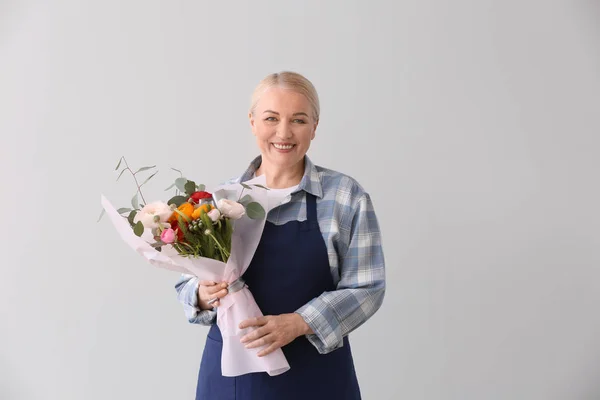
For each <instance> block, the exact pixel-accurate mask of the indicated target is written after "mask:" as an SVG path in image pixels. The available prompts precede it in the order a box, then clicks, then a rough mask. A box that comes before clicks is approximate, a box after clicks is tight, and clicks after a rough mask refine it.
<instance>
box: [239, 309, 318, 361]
mask: <svg viewBox="0 0 600 400" xmlns="http://www.w3.org/2000/svg"><path fill="white" fill-rule="evenodd" d="M249 327H257V329H255V330H253V331H252V332H250V333H248V334H246V335H244V336H243V337H242V339H241V342H242V343H245V344H246V348H247V349H253V348H255V347H261V346H265V345H266V346H267V347H266V348H264V349H262V350H261V351H259V352H258V354H257V355H258V356H259V357H263V356H266V355H267V354H269V353H272V352H274V351H275V350H277V349H279V348H281V347H283V346H285V345H286V344H288V343H290V342H291V341H292V340H294V339H296V338H297V337H298V336H302V335H306V334H309V333H312V329H310V326H308V324H307V323H306V322H304V319H303V318H302V317H301V316H300V314H296V313H293V314H281V315H268V316H265V317H258V318H250V319H247V320H245V321H242V323H240V329H245V328H249Z"/></svg>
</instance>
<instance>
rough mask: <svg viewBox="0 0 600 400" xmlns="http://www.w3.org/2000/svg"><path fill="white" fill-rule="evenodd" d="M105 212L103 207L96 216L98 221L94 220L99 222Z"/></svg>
mask: <svg viewBox="0 0 600 400" xmlns="http://www.w3.org/2000/svg"><path fill="white" fill-rule="evenodd" d="M105 212H106V210H105V209H104V208H103V209H102V212H101V213H100V216H99V217H98V221H96V222H100V220H101V219H102V217H103V216H104V213H105Z"/></svg>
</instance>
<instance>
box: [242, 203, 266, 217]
mask: <svg viewBox="0 0 600 400" xmlns="http://www.w3.org/2000/svg"><path fill="white" fill-rule="evenodd" d="M246 214H247V215H248V218H250V219H262V218H264V217H265V209H264V208H263V207H262V206H261V205H260V204H259V203H257V202H255V201H253V202H251V203H249V204H248V205H247V206H246Z"/></svg>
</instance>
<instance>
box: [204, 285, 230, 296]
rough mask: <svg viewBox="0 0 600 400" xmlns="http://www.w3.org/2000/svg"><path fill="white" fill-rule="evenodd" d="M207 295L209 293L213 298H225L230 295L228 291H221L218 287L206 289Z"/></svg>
mask: <svg viewBox="0 0 600 400" xmlns="http://www.w3.org/2000/svg"><path fill="white" fill-rule="evenodd" d="M214 288H216V289H214ZM206 293H208V294H209V295H210V296H211V297H223V296H225V295H226V294H227V293H228V290H227V289H221V288H219V287H218V286H210V287H207V288H206Z"/></svg>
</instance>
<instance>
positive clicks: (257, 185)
mask: <svg viewBox="0 0 600 400" xmlns="http://www.w3.org/2000/svg"><path fill="white" fill-rule="evenodd" d="M254 186H256V187H259V188H261V189H265V190H270V189H269V188H268V187H266V186H263V185H259V184H258V183H257V184H255V185H254Z"/></svg>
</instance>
